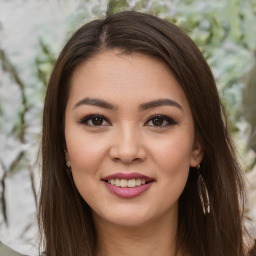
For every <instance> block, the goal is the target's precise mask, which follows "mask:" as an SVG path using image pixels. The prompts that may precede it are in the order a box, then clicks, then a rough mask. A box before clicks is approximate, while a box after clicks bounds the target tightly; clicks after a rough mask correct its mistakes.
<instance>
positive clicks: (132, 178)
mask: <svg viewBox="0 0 256 256" xmlns="http://www.w3.org/2000/svg"><path fill="white" fill-rule="evenodd" d="M102 181H104V182H105V184H106V187H107V189H108V190H109V191H110V192H111V193H113V194H115V195H116V196H118V197H121V198H134V197H137V196H139V195H141V194H143V193H144V192H145V191H147V190H148V189H149V188H150V187H151V185H152V184H153V183H154V181H155V180H154V179H153V178H150V177H148V176H145V175H142V174H139V173H115V174H112V175H109V176H107V177H104V178H103V179H102Z"/></svg>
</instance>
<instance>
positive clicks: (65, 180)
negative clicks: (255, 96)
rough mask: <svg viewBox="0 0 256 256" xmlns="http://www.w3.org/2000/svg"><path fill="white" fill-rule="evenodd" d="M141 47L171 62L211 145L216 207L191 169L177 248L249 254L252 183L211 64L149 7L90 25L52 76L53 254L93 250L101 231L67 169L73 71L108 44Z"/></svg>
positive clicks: (207, 168)
mask: <svg viewBox="0 0 256 256" xmlns="http://www.w3.org/2000/svg"><path fill="white" fill-rule="evenodd" d="M116 49H118V50H121V52H122V53H123V54H130V53H140V54H145V55H147V56H151V57H154V58H158V59H159V60H161V61H163V62H164V63H165V64H166V65H167V66H168V67H169V69H170V72H172V74H173V75H174V76H175V78H176V79H177V81H178V82H179V84H180V85H181V87H182V89H183V90H184V92H185V94H186V97H187V99H188V102H189V105H190V108H191V111H192V115H193V118H194V123H195V128H196V133H197V134H198V136H199V137H200V141H201V142H202V145H203V147H204V158H203V161H202V163H201V171H202V175H203V177H204V180H205V183H206V185H207V188H208V191H209V195H210V203H211V213H210V214H209V215H204V214H203V212H202V209H201V204H200V199H199V196H198V194H197V187H196V179H197V174H196V171H195V170H193V168H191V170H190V174H189V177H188V181H187V184H186V187H185V189H184V191H183V193H182V195H181V197H180V199H179V222H178V234H177V251H178V250H182V251H183V252H184V255H190V256H198V255H200V256H216V255H229V256H238V255H239V256H242V255H245V253H244V248H243V238H242V233H243V232H242V212H243V202H244V184H243V178H242V172H241V169H240V167H239V164H238V163H237V160H236V156H235V155H236V154H235V151H234V147H233V144H232V140H231V138H230V135H229V133H228V128H227V126H226V121H225V114H224V110H223V108H222V106H221V102H220V99H219V95H218V91H217V88H216V85H215V81H214V78H213V75H212V73H211V71H210V68H209V66H208V64H207V63H206V61H205V59H204V58H203V56H202V54H201V52H200V51H199V50H198V48H197V47H196V45H195V44H194V43H193V41H192V40H191V39H190V38H189V37H188V36H187V35H186V34H185V33H184V32H183V31H182V30H181V29H180V28H178V27H177V26H176V25H174V24H172V23H170V22H168V21H165V20H162V19H160V18H157V17H155V16H152V15H149V14H143V13H138V12H133V11H128V12H121V13H116V14H113V15H110V16H108V17H107V18H105V19H98V20H94V21H91V22H89V23H88V24H85V25H84V26H82V27H81V28H80V29H79V30H78V31H77V32H75V33H74V35H73V36H72V37H71V38H70V39H69V41H68V42H67V44H66V45H65V46H64V48H63V50H62V52H61V53H60V55H59V58H58V59H57V61H56V64H55V67H54V69H53V72H52V74H51V77H50V81H49V84H48V88H47V92H46V97H45V105H44V113H43V135H42V184H41V198H40V204H39V224H40V225H41V232H42V233H43V234H44V236H45V246H46V254H47V256H55V255H62V256H70V255H85V256H92V255H95V254H96V250H97V233H96V229H95V226H94V223H93V220H92V215H91V209H90V207H89V206H88V205H87V203H86V202H85V201H84V200H83V198H82V197H81V196H80V194H79V192H78V191H77V189H76V187H75V184H74V182H73V180H72V178H70V177H69V176H68V175H67V172H66V166H65V155H64V149H65V136H64V116H65V109H66V104H67V100H68V96H69V90H70V81H71V79H72V75H73V72H74V71H75V70H76V68H77V67H78V66H79V65H80V64H81V63H83V62H85V61H88V60H89V59H90V58H93V57H94V56H95V55H97V54H101V53H103V52H105V51H112V50H116Z"/></svg>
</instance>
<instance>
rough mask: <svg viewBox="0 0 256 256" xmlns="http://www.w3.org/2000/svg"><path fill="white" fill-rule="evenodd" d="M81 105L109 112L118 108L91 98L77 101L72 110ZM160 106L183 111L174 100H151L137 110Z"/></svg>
mask: <svg viewBox="0 0 256 256" xmlns="http://www.w3.org/2000/svg"><path fill="white" fill-rule="evenodd" d="M82 105H92V106H97V107H101V108H106V109H110V110H117V109H118V107H117V106H116V105H113V104H111V103H109V102H107V101H105V100H101V99H92V98H84V99H82V100H80V101H78V102H77V103H76V104H75V106H74V108H73V109H75V108H77V107H79V106H82ZM161 106H173V107H176V108H178V109H180V110H182V111H183V108H182V106H181V105H180V104H179V103H178V102H176V101H175V100H171V99H158V100H153V101H149V102H146V103H142V104H141V105H140V106H139V110H140V111H145V110H148V109H151V108H156V107H161Z"/></svg>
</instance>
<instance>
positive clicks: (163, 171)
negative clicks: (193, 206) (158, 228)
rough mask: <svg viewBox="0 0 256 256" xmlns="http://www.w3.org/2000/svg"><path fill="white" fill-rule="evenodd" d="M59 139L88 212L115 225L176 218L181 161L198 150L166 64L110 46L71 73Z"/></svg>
mask: <svg viewBox="0 0 256 256" xmlns="http://www.w3.org/2000/svg"><path fill="white" fill-rule="evenodd" d="M65 137H66V145H67V153H66V160H67V164H71V167H72V174H73V179H74V182H75V185H76V187H77V189H78V191H79V193H80V194H81V196H82V197H83V198H84V200H85V201H86V202H87V203H88V205H89V206H90V207H91V209H92V211H93V215H94V218H95V219H96V220H99V221H100V220H101V221H107V222H108V223H113V224H117V225H123V226H138V225H145V224H147V225H148V224H149V223H150V222H151V221H155V220H159V218H161V217H167V218H169V219H170V218H171V219H176V218H177V215H178V199H179V197H180V195H181V193H182V191H183V189H184V186H185V184H186V182H187V178H188V173H189V167H190V166H196V165H197V164H199V163H200V161H201V159H202V154H203V153H202V149H201V145H200V144H199V143H198V142H197V141H196V140H195V131H194V124H193V118H192V114H191V111H190V107H189V104H188V101H187V99H186V96H185V94H184V92H183V90H182V88H181V86H180V85H179V83H178V82H177V80H176V79H175V78H174V76H173V75H172V74H171V73H170V71H169V69H168V68H167V66H166V65H165V64H163V63H162V62H160V61H159V60H156V59H154V58H151V57H148V56H145V55H141V54H130V55H127V54H121V53H120V52H118V51H108V52H105V53H101V54H98V55H97V56H95V57H93V58H92V59H90V60H88V61H86V62H84V63H83V64H82V65H80V66H79V67H78V68H77V69H76V71H75V72H74V75H73V77H72V80H71V90H70V95H69V99H68V103H67V108H66V113H65ZM144 183H145V184H144Z"/></svg>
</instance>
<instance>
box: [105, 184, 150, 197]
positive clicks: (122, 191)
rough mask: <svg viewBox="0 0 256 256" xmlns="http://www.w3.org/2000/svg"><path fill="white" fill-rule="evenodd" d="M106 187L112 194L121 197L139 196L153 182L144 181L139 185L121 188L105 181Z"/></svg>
mask: <svg viewBox="0 0 256 256" xmlns="http://www.w3.org/2000/svg"><path fill="white" fill-rule="evenodd" d="M105 184H106V186H107V188H108V189H109V190H110V192H112V193H113V194H115V195H117V196H119V197H121V198H133V197H136V196H139V195H140V194H142V193H143V192H145V191H146V190H148V189H149V188H150V186H151V185H152V184H153V182H149V183H146V184H144V185H141V186H137V187H134V188H122V187H117V186H114V185H112V184H110V183H108V182H105Z"/></svg>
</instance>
